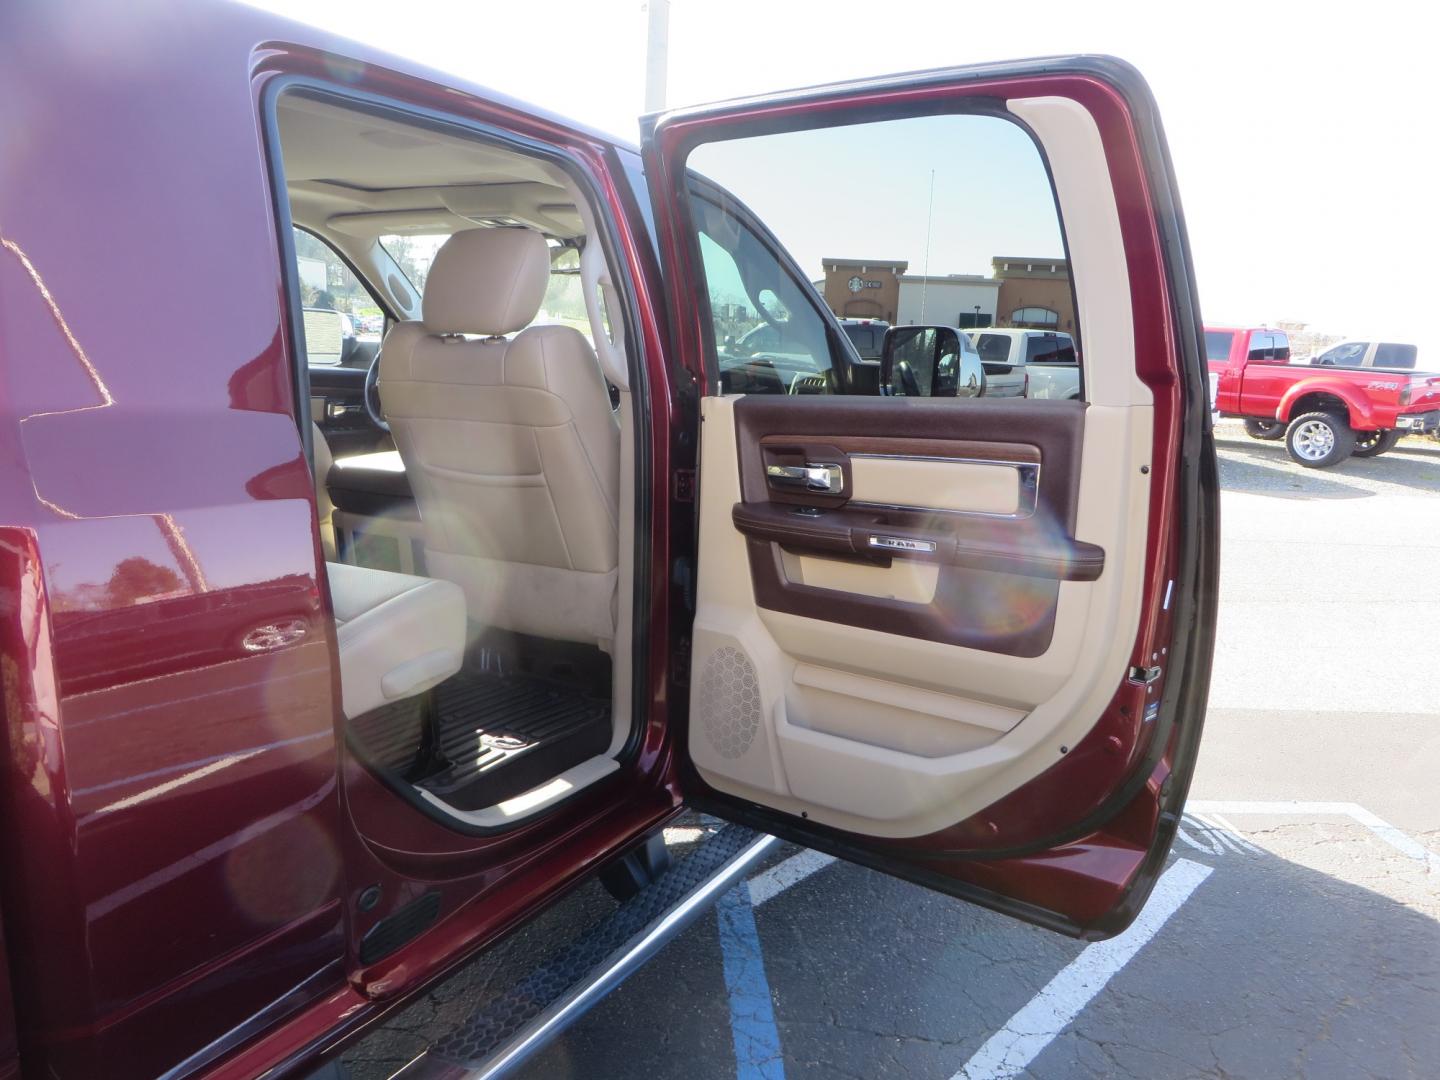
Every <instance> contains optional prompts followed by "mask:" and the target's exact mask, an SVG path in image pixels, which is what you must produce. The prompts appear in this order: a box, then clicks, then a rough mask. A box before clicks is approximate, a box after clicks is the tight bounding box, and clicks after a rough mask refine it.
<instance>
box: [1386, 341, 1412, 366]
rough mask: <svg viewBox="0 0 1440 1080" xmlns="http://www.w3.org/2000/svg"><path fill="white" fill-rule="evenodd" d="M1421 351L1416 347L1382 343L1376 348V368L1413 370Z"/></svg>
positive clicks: (1389, 342)
mask: <svg viewBox="0 0 1440 1080" xmlns="http://www.w3.org/2000/svg"><path fill="white" fill-rule="evenodd" d="M1418 352H1419V350H1417V349H1416V348H1415V346H1414V345H1401V344H1398V343H1397V342H1393V341H1382V342H1381V343H1380V344H1379V345H1377V346H1375V366H1376V367H1388V368H1413V367H1414V366H1415V358H1416V355H1417V354H1418Z"/></svg>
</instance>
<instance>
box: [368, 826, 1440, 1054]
mask: <svg viewBox="0 0 1440 1080" xmlns="http://www.w3.org/2000/svg"><path fill="white" fill-rule="evenodd" d="M1309 836H1310V834H1309V833H1308V832H1307V833H1306V834H1305V837H1307V839H1306V840H1305V841H1304V842H1305V843H1307V844H1308V843H1312V842H1313V843H1319V844H1324V843H1326V842H1327V841H1326V840H1325V839H1324V834H1323V833H1322V832H1320V831H1318V830H1317V831H1316V838H1314V839H1308V838H1309ZM1329 842H1336V841H1329ZM1344 842H1345V843H1346V844H1347V845H1348V844H1350V843H1351V841H1350V840H1346V841H1344ZM1216 846H1217V847H1218V846H1220V845H1219V844H1217V845H1216ZM1318 850H1323V849H1317V851H1318ZM1332 850H1333V849H1332ZM1345 851H1346V852H1349V848H1348V847H1347V848H1346V849H1345ZM1175 856H1178V857H1181V858H1187V859H1190V860H1191V861H1193V862H1200V863H1204V864H1205V865H1208V866H1211V867H1213V871H1214V872H1213V873H1211V874H1210V876H1209V877H1208V878H1207V879H1206V880H1205V881H1203V882H1202V883H1201V884H1200V885H1199V887H1198V888H1196V890H1195V892H1194V893H1193V894H1192V895H1191V896H1190V897H1189V898H1188V900H1186V901H1185V903H1184V904H1183V905H1182V906H1181V907H1180V908H1179V910H1178V911H1177V912H1176V913H1175V915H1174V916H1173V917H1172V918H1171V919H1170V920H1169V921H1168V922H1167V923H1165V924H1164V926H1162V927H1161V928H1160V930H1159V932H1158V933H1157V934H1156V935H1155V937H1154V938H1153V939H1152V940H1150V941H1149V942H1148V943H1147V944H1145V945H1144V946H1143V948H1141V949H1140V951H1139V952H1138V953H1137V954H1136V955H1135V957H1134V959H1132V960H1131V961H1130V963H1129V964H1128V965H1127V966H1126V967H1124V968H1123V969H1122V970H1120V971H1119V972H1118V973H1117V974H1116V975H1115V976H1114V978H1113V979H1112V980H1111V981H1110V983H1109V984H1108V985H1107V986H1106V987H1105V988H1104V989H1103V990H1101V991H1100V992H1099V994H1098V995H1097V996H1096V997H1095V998H1094V999H1093V1000H1092V1001H1090V1002H1089V1004H1088V1005H1086V1006H1085V1007H1084V1008H1083V1009H1081V1011H1080V1013H1079V1015H1078V1017H1077V1018H1076V1019H1075V1020H1074V1022H1073V1023H1071V1024H1069V1025H1068V1026H1066V1027H1065V1028H1064V1029H1063V1030H1062V1031H1061V1032H1060V1034H1059V1035H1058V1036H1056V1037H1055V1038H1054V1040H1053V1041H1052V1042H1050V1043H1049V1044H1048V1045H1046V1046H1045V1047H1044V1048H1043V1049H1042V1050H1040V1052H1039V1053H1038V1055H1037V1056H1036V1057H1035V1058H1034V1060H1033V1061H1032V1062H1031V1063H1030V1064H1029V1067H1028V1069H1025V1070H1024V1071H1023V1075H1024V1076H1026V1077H1028V1078H1035V1080H1050V1078H1055V1080H1060V1078H1065V1080H1071V1078H1075V1077H1096V1078H1098V1077H1137V1078H1140V1077H1144V1078H1155V1080H1163V1078H1167V1077H1197V1076H1202V1077H1242V1076H1243V1077H1268V1076H1286V1077H1294V1076H1313V1077H1331V1076H1335V1077H1340V1076H1344V1077H1382V1076H1383V1077H1391V1076H1425V1075H1431V1070H1432V1068H1433V1065H1434V1063H1435V1062H1436V1061H1440V1025H1437V1024H1436V1023H1435V1022H1434V1021H1435V1017H1436V1016H1437V1015H1440V924H1437V922H1436V921H1435V920H1434V919H1433V918H1431V917H1430V916H1428V915H1426V914H1424V913H1422V912H1420V911H1417V910H1413V909H1412V908H1410V907H1407V906H1406V905H1405V904H1403V903H1400V902H1398V901H1397V900H1395V899H1393V898H1391V897H1388V896H1384V895H1381V894H1379V893H1376V892H1373V891H1371V890H1370V889H1367V888H1363V887H1361V886H1358V885H1355V884H1352V883H1349V882H1346V881H1341V880H1339V879H1337V878H1334V877H1331V876H1329V875H1328V874H1325V873H1322V872H1319V871H1316V870H1313V869H1309V868H1307V867H1304V866H1301V865H1298V864H1296V863H1293V862H1290V861H1288V860H1286V859H1284V858H1282V857H1280V856H1278V855H1276V854H1273V853H1271V852H1269V851H1264V850H1258V851H1254V852H1250V851H1239V852H1237V851H1233V850H1229V849H1228V848H1227V849H1226V850H1225V851H1224V853H1223V854H1220V855H1207V854H1203V853H1201V852H1197V851H1196V850H1194V849H1193V848H1191V847H1187V846H1185V845H1177V848H1176V851H1175ZM1397 858H1400V859H1401V861H1402V862H1403V861H1404V860H1403V858H1401V857H1400V856H1397V855H1396V854H1395V853H1393V852H1389V849H1384V854H1382V855H1380V856H1379V857H1378V858H1377V859H1376V861H1375V863H1374V874H1375V880H1377V881H1383V880H1387V879H1388V877H1389V875H1393V874H1394V873H1395V872H1396V871H1395V866H1394V861H1395V860H1396V859H1397ZM1322 861H1323V860H1322ZM1351 865H1352V868H1353V863H1352V864H1351ZM1367 865H1368V864H1367ZM1409 871H1410V868H1409V867H1406V868H1405V870H1404V871H1402V873H1409ZM1353 876H1359V875H1358V874H1357V875H1353ZM576 899H579V898H576ZM572 903H573V901H566V902H565V903H562V904H561V905H559V906H558V907H557V908H555V909H552V911H551V912H550V913H549V914H548V915H547V917H545V918H543V919H542V920H541V921H540V923H539V925H536V926H533V927H532V928H529V929H527V930H525V931H522V932H521V934H519V935H517V936H516V937H514V938H511V939H510V940H509V941H507V942H506V943H505V944H504V945H503V946H501V949H500V950H499V951H500V952H502V953H508V954H509V956H508V957H506V958H503V959H500V958H496V959H500V962H499V963H498V965H497V963H496V960H495V959H490V958H485V959H482V960H481V961H479V962H478V963H476V964H474V965H472V966H471V968H470V969H467V970H466V971H465V972H463V973H462V975H461V977H460V978H458V979H456V980H452V984H447V986H446V987H444V988H442V990H441V991H439V992H437V993H436V994H432V995H431V997H430V999H428V1003H426V1002H422V1003H421V1004H420V1005H417V1006H415V1007H413V1008H411V1009H410V1010H407V1012H405V1013H402V1014H401V1015H400V1016H399V1017H397V1018H396V1019H395V1020H392V1021H391V1022H390V1023H389V1024H387V1025H386V1027H387V1028H388V1029H390V1036H389V1038H390V1042H389V1046H388V1048H385V1047H384V1042H383V1035H384V1033H383V1031H382V1033H378V1034H377V1037H375V1038H372V1040H367V1041H368V1042H372V1043H374V1042H376V1041H377V1040H378V1041H379V1046H377V1049H376V1050H375V1051H372V1052H370V1053H368V1054H367V1051H366V1044H365V1043H361V1044H360V1045H359V1046H357V1047H356V1048H355V1049H353V1050H352V1051H351V1052H350V1053H349V1054H347V1055H346V1057H347V1059H348V1062H349V1065H350V1068H351V1070H352V1072H353V1076H354V1077H355V1080H379V1078H381V1077H385V1076H388V1075H389V1068H390V1067H393V1065H394V1064H395V1063H396V1061H397V1059H401V1058H403V1056H404V1054H402V1053H396V1051H397V1050H399V1049H400V1047H404V1049H405V1050H406V1051H413V1050H414V1049H415V1048H417V1047H418V1046H420V1045H423V1044H424V1042H425V1040H426V1039H427V1038H430V1037H433V1036H434V1034H438V1033H439V1030H440V1029H441V1028H443V1026H444V1023H445V1021H447V1020H448V1021H449V1022H453V1017H454V1016H455V1014H456V1012H457V1011H459V1010H458V1009H457V1006H465V1007H468V1005H469V1004H470V1003H471V1002H473V1001H475V1000H479V999H483V998H485V997H487V996H489V995H491V994H493V993H495V992H497V991H499V990H500V989H501V988H503V986H504V985H505V983H506V982H507V980H508V978H509V977H513V974H514V971H515V970H516V966H517V962H518V967H519V969H520V970H523V967H524V963H523V958H524V957H526V956H534V955H537V954H539V953H543V952H545V951H547V950H548V948H549V947H551V945H552V944H553V938H551V937H550V935H551V934H554V933H556V932H557V931H559V930H561V929H562V928H564V927H566V926H568V925H573V924H574V920H575V919H576V918H577V915H578V917H580V918H584V917H585V916H586V915H587V914H588V915H592V916H593V914H594V912H593V910H592V911H590V912H586V911H585V910H584V908H585V905H584V904H582V905H581V907H580V910H579V911H578V912H576V911H573V910H567V909H569V908H570V907H571V904H572ZM756 920H757V923H758V927H759V934H760V939H761V942H762V944H763V954H764V967H765V970H766V973H767V975H768V980H769V985H770V990H771V997H772V1000H773V1002H774V1009H775V1017H776V1021H777V1026H778V1030H779V1040H780V1046H781V1050H782V1054H783V1061H781V1062H774V1061H770V1062H764V1063H758V1062H738V1063H737V1061H736V1056H735V1050H734V1041H733V1039H732V1035H731V1031H730V1012H729V1004H728V999H727V995H726V989H725V984H724V978H723V975H722V971H721V955H720V947H719V943H718V936H717V929H716V922H715V918H714V916H713V915H710V916H707V917H705V918H704V919H702V920H701V921H700V922H699V923H697V924H696V925H695V926H693V927H691V928H690V930H688V931H687V932H686V933H684V934H683V935H681V937H680V938H678V939H677V940H676V941H674V942H672V943H671V944H670V945H669V946H668V947H667V948H666V949H665V950H664V951H663V952H662V953H661V954H660V955H659V956H657V957H656V958H655V959H654V960H653V961H651V963H650V964H648V965H647V966H646V967H645V968H643V969H642V970H641V971H640V972H638V973H637V974H636V975H634V976H633V977H632V978H631V979H630V980H629V981H628V982H627V983H625V984H624V985H623V986H622V987H620V988H619V990H617V991H616V992H614V993H612V994H611V995H610V996H609V997H608V998H607V999H606V1000H605V1001H603V1002H602V1003H601V1004H600V1005H599V1006H597V1007H596V1008H595V1009H594V1010H593V1011H592V1012H591V1013H590V1014H588V1015H587V1016H586V1017H585V1018H584V1019H583V1020H581V1021H580V1023H579V1024H578V1025H576V1026H575V1027H574V1028H572V1029H571V1030H570V1031H569V1032H567V1033H566V1034H565V1035H563V1036H562V1037H561V1038H560V1039H559V1040H558V1041H556V1042H555V1043H554V1044H552V1045H551V1046H550V1047H549V1048H548V1049H547V1050H545V1051H544V1052H542V1053H541V1055H540V1056H539V1057H538V1058H536V1059H535V1060H534V1061H532V1062H531V1063H529V1065H528V1066H527V1067H526V1068H524V1069H523V1070H522V1072H521V1073H520V1075H521V1076H523V1077H527V1078H534V1080H538V1078H541V1077H544V1078H547V1080H552V1078H561V1080H568V1078H580V1077H586V1078H593V1077H606V1078H613V1080H627V1078H629V1080H664V1078H667V1077H683V1078H685V1080H732V1078H734V1077H735V1076H737V1075H740V1076H747V1077H748V1076H762V1077H773V1076H780V1075H782V1073H783V1076H784V1077H786V1078H787V1080H800V1078H807V1080H809V1078H819V1077H826V1078H830V1077H865V1078H871V1077H888V1076H915V1077H922V1078H935V1080H945V1078H947V1077H952V1076H954V1075H955V1074H956V1073H957V1072H959V1071H960V1070H961V1069H962V1068H963V1067H964V1065H965V1063H966V1062H967V1061H968V1060H969V1059H970V1057H971V1055H973V1054H974V1053H975V1052H976V1051H977V1050H978V1049H979V1048H980V1047H981V1046H982V1045H984V1044H985V1042H986V1040H987V1039H989V1037H990V1036H991V1035H992V1034H994V1033H995V1032H997V1031H1000V1030H1001V1029H1002V1028H1004V1026H1005V1024H1006V1022H1007V1021H1008V1020H1009V1019H1010V1018H1011V1017H1012V1016H1014V1015H1015V1013H1016V1012H1017V1011H1019V1010H1020V1009H1021V1008H1022V1007H1023V1006H1024V1005H1025V1004H1026V1003H1027V1002H1029V1001H1030V1000H1031V998H1032V997H1033V996H1034V995H1035V994H1036V993H1037V992H1038V991H1039V990H1040V989H1041V988H1042V987H1044V986H1045V985H1046V984H1047V983H1048V982H1049V981H1050V980H1051V979H1052V978H1053V977H1054V976H1055V975H1056V974H1057V973H1058V972H1059V971H1061V970H1062V969H1063V968H1065V966H1066V965H1067V964H1069V963H1070V962H1071V961H1072V960H1074V959H1075V958H1076V957H1077V956H1078V955H1079V954H1080V952H1081V951H1082V949H1083V948H1084V946H1083V945H1082V943H1080V942H1076V941H1072V940H1070V939H1067V938H1063V937H1060V936H1058V935H1056V934H1052V933H1049V932H1047V931H1042V930H1038V929H1034V928H1032V927H1028V926H1025V925H1022V924H1020V923H1017V922H1014V921H1012V920H1009V919H1006V918H1004V917H1002V916H999V915H995V914H993V913H991V912H987V911H983V910H980V909H978V908H974V907H970V906H967V905H965V904H961V903H958V902H955V901H951V900H949V899H947V898H944V897H941V896H938V895H937V894H935V893H931V892H929V891H927V890H925V889H921V888H918V887H916V886H913V885H908V884H905V883H902V882H899V881H895V880H893V879H891V878H888V877H885V876H883V875H881V874H877V873H873V872H870V871H867V870H861V869H859V868H856V867H851V866H846V865H843V864H841V865H837V866H834V867H830V868H828V869H826V870H825V871H822V872H821V873H819V874H816V875H815V876H814V877H812V878H809V879H807V880H805V881H803V882H801V883H800V884H798V885H797V886H795V887H794V888H793V889H790V890H789V891H787V892H785V893H782V894H781V895H779V896H778V897H776V898H775V899H774V900H773V901H771V902H770V903H768V904H766V905H764V906H763V907H761V908H760V909H758V910H757V912H756ZM507 968H508V969H509V971H508V973H507V970H506V969H507ZM454 984H458V986H456V985H454ZM462 987H463V988H464V989H463V991H462V992H459V993H457V990H459V989H460V988H462ZM466 999H469V1000H466ZM447 1014H448V1015H447ZM396 1043H399V1044H400V1045H399V1046H397V1045H396ZM387 1049H388V1053H387ZM387 1059H388V1060H387ZM777 1066H778V1067H777Z"/></svg>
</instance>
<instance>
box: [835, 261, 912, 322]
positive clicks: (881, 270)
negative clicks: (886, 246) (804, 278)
mask: <svg viewBox="0 0 1440 1080" xmlns="http://www.w3.org/2000/svg"><path fill="white" fill-rule="evenodd" d="M820 261H821V263H822V264H823V265H824V267H825V288H824V295H825V303H826V304H828V305H829V307H830V310H831V311H833V312H834V313H835V314H836V315H839V316H840V317H841V318H842V319H884V320H885V321H886V322H888V323H893V322H894V321H895V315H896V313H897V312H898V311H899V310H900V275H901V274H903V273H905V271H906V269H907V268H909V266H910V264H909V263H908V262H896V261H886V260H884V259H878V260H877V259H821V260H820Z"/></svg>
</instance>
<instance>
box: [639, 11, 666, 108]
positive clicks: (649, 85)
mask: <svg viewBox="0 0 1440 1080" xmlns="http://www.w3.org/2000/svg"><path fill="white" fill-rule="evenodd" d="M645 14H646V19H645V26H646V29H645V111H646V112H647V113H652V112H659V111H660V110H661V109H663V108H665V75H666V72H667V70H668V69H669V64H670V0H647V2H646V5H645Z"/></svg>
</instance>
